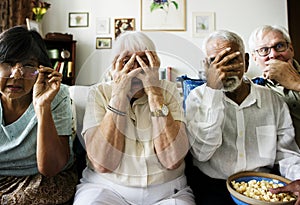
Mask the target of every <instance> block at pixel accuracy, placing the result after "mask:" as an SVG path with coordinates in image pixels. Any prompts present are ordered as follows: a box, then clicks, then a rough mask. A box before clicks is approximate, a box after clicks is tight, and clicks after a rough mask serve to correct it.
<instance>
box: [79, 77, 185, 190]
mask: <svg viewBox="0 0 300 205" xmlns="http://www.w3.org/2000/svg"><path fill="white" fill-rule="evenodd" d="M161 88H162V89H163V95H164V103H165V104H166V105H167V106H168V108H169V110H170V113H171V114H172V116H173V118H174V120H178V121H181V122H184V123H185V118H184V112H183V108H182V100H181V97H180V94H179V92H178V90H177V87H176V84H175V83H172V82H170V81H161ZM111 91H112V85H111V82H107V83H101V84H97V85H95V86H93V88H91V90H90V92H89V97H88V103H87V106H86V110H85V115H84V121H83V131H82V134H83V135H84V133H85V132H86V130H87V129H89V128H91V127H94V126H98V125H99V124H100V123H101V121H102V119H103V117H104V115H105V113H106V112H107V110H106V107H107V105H108V103H109V101H110V99H111ZM126 117H127V118H128V120H127V121H126V130H125V136H126V137H125V148H124V154H123V157H122V161H121V163H120V165H119V167H118V168H117V169H116V170H114V172H112V173H98V172H96V171H95V172H93V173H94V176H93V175H92V174H90V175H89V176H88V179H87V180H88V181H92V182H95V183H97V182H99V183H101V181H97V175H101V176H102V177H105V178H106V179H108V180H110V181H112V182H114V183H117V184H120V185H124V186H136V187H147V186H149V185H154V184H162V183H164V182H169V181H171V180H174V179H176V178H178V177H180V176H182V175H183V174H184V167H185V164H184V163H182V164H181V166H179V167H178V168H177V169H173V170H168V169H166V168H164V167H163V166H162V165H161V163H160V161H159V159H158V158H157V155H156V153H155V149H154V143H153V137H154V134H153V132H152V130H153V128H152V121H151V114H150V108H149V103H148V97H147V96H146V95H144V96H143V97H141V98H139V99H137V100H136V101H134V103H133V105H132V107H130V108H129V110H128V111H127V114H126ZM100 151H103V150H99V152H100ZM103 154H105V153H103ZM88 167H89V168H90V169H93V168H92V166H91V164H89V166H88ZM90 173H92V172H90Z"/></svg>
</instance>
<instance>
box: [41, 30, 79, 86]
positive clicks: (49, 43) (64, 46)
mask: <svg viewBox="0 0 300 205" xmlns="http://www.w3.org/2000/svg"><path fill="white" fill-rule="evenodd" d="M44 42H45V44H46V47H47V50H48V51H50V52H49V57H50V59H51V63H52V66H53V68H54V69H56V68H55V67H54V66H55V65H57V62H64V64H65V65H66V66H65V68H64V69H67V70H69V71H70V72H65V71H63V70H61V71H62V72H63V74H64V75H63V81H62V83H64V84H67V85H74V84H75V66H76V64H75V62H76V41H74V40H73V39H72V35H70V34H61V33H49V34H47V35H46V38H45V39H44ZM64 50H67V51H69V52H70V56H69V57H68V58H62V56H61V52H62V51H64ZM53 51H54V53H56V54H55V55H50V53H52V52H53ZM52 54H53V53H52ZM68 62H72V63H70V64H69V63H68ZM68 65H71V68H69V69H68Z"/></svg>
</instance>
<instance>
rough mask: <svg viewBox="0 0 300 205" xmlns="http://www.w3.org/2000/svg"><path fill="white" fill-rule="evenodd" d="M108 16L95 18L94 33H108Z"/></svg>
mask: <svg viewBox="0 0 300 205" xmlns="http://www.w3.org/2000/svg"><path fill="white" fill-rule="evenodd" d="M109 22H110V18H96V34H109V33H110V26H109Z"/></svg>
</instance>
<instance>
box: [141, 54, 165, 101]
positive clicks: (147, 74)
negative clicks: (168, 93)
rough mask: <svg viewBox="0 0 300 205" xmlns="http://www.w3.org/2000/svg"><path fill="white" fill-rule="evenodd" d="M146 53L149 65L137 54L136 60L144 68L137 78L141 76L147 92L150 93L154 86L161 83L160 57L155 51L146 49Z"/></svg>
mask: <svg viewBox="0 0 300 205" xmlns="http://www.w3.org/2000/svg"><path fill="white" fill-rule="evenodd" d="M145 54H146V56H147V58H148V61H149V65H147V64H146V63H145V62H144V61H143V60H142V58H141V57H140V56H139V55H137V56H136V60H137V61H138V63H139V64H140V65H141V67H142V69H143V72H140V73H139V74H138V75H137V78H139V79H140V80H141V81H142V82H143V86H144V90H145V93H146V94H147V95H149V94H150V92H151V90H152V89H153V88H154V89H155V88H157V87H159V85H160V81H159V67H160V59H159V57H158V56H157V54H156V52H155V51H145Z"/></svg>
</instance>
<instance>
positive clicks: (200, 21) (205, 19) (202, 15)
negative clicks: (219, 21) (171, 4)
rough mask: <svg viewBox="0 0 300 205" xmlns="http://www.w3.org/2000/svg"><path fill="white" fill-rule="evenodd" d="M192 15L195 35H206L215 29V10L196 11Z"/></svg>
mask: <svg viewBox="0 0 300 205" xmlns="http://www.w3.org/2000/svg"><path fill="white" fill-rule="evenodd" d="M192 15H193V37H195V38H197V37H205V36H206V35H208V34H209V33H211V32H213V31H214V30H215V13H214V12H194V13H193V14H192Z"/></svg>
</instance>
